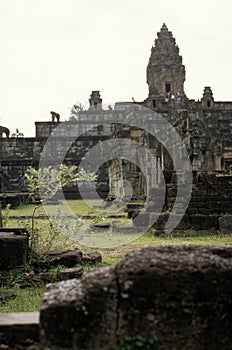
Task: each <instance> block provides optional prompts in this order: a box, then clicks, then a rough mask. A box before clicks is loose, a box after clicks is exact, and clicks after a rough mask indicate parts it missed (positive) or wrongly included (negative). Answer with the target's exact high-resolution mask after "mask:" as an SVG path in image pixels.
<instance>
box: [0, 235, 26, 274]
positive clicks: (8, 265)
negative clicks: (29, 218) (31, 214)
mask: <svg viewBox="0 0 232 350" xmlns="http://www.w3.org/2000/svg"><path fill="white" fill-rule="evenodd" d="M27 262H28V236H26V235H24V236H21V235H15V234H14V233H10V232H7V233H0V270H9V269H14V268H17V267H23V266H24V265H25V264H26V263H27Z"/></svg>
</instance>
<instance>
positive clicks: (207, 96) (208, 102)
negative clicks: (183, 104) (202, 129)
mask: <svg viewBox="0 0 232 350" xmlns="http://www.w3.org/2000/svg"><path fill="white" fill-rule="evenodd" d="M201 105H202V108H206V109H207V108H213V107H214V98H213V92H212V90H211V87H209V86H206V87H205V89H204V93H203V97H202V99H201Z"/></svg>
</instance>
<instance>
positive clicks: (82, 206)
mask: <svg viewBox="0 0 232 350" xmlns="http://www.w3.org/2000/svg"><path fill="white" fill-rule="evenodd" d="M67 202H68V205H69V206H70V208H72V210H73V212H75V213H76V214H79V215H87V214H93V208H91V207H89V206H88V205H86V203H85V202H84V201H79V200H76V201H73V200H70V201H67ZM92 204H96V203H92ZM34 208H35V206H32V205H30V206H22V207H19V208H17V209H10V212H9V214H10V216H12V215H13V216H14V217H15V216H16V217H17V218H14V219H11V218H10V219H9V221H8V224H7V226H8V227H19V226H21V227H22V226H23V225H24V224H25V221H26V220H27V219H25V216H26V217H27V216H31V215H32V213H33V210H34ZM60 208H63V206H62V205H61V206H60ZM49 209H52V210H54V212H57V210H58V206H49ZM44 213H45V211H44V208H43V207H42V206H41V207H39V208H37V210H36V215H38V214H41V215H43V214H44ZM101 214H102V213H101ZM21 216H24V218H23V219H21V218H20V217H21ZM100 218H102V217H101V215H100V216H99V219H100ZM20 221H21V222H20ZM107 221H108V219H107ZM109 221H110V220H109ZM115 221H116V222H120V225H121V224H124V223H125V222H126V221H127V220H125V219H120V221H119V220H118V221H117V220H115V219H114V222H115ZM89 222H90V223H91V222H92V221H89ZM89 222H88V223H89ZM28 224H29V226H30V225H31V218H30V219H29V220H28ZM36 225H37V226H36ZM35 226H36V227H37V228H38V229H39V231H38V232H39V236H40V239H41V242H45V243H46V244H47V247H49V244H51V243H52V246H53V247H54V246H59V245H60V246H61V247H65V246H66V247H67V248H74V247H79V248H80V249H81V250H82V251H83V252H84V253H88V252H92V251H98V252H100V253H101V254H102V257H103V262H102V263H101V264H99V265H98V266H97V267H99V268H100V267H103V266H109V265H113V264H115V263H116V262H117V261H118V260H119V259H120V258H121V257H122V256H124V255H125V254H126V253H127V252H128V251H130V250H132V249H136V248H141V247H148V246H149V247H151V246H156V245H166V244H203V245H218V246H230V245H232V236H222V235H220V234H218V232H216V231H211V232H210V231H193V230H188V231H181V232H174V233H171V234H160V235H159V236H154V235H152V234H151V233H145V234H143V235H141V236H139V237H138V235H134V236H133V235H132V234H130V233H127V234H124V235H123V240H121V241H120V234H116V233H114V232H112V231H108V232H107V233H101V232H95V233H94V234H93V233H92V232H91V233H90V240H91V242H93V241H94V239H95V241H96V242H95V243H96V244H97V243H98V242H99V241H102V240H103V241H104V239H108V238H109V237H110V236H111V238H112V237H113V238H114V239H115V242H116V243H117V244H116V247H115V248H107V249H103V248H101V249H100V248H91V247H88V246H86V245H84V244H83V242H85V240H80V241H79V242H77V241H75V240H74V241H73V240H70V238H68V239H65V237H62V239H61V237H60V236H56V235H54V232H51V231H49V221H48V219H44V218H43V219H36V220H35ZM78 230H79V231H80V229H78ZM51 233H52V234H53V236H51ZM117 235H118V236H117ZM121 236H122V234H121ZM125 237H126V238H128V240H129V242H128V243H127V244H125ZM56 238H57V239H56ZM80 243H82V244H80ZM123 243H124V244H123ZM46 244H45V245H46ZM96 246H97V245H96ZM98 247H99V246H98ZM91 267H92V266H86V267H85V268H84V269H85V270H87V269H89V268H91ZM11 286H13V288H12V289H11V290H13V291H14V292H15V294H16V297H15V298H14V299H13V300H10V301H8V302H5V303H0V312H22V311H38V310H39V307H40V301H41V296H42V294H43V292H44V290H45V285H36V286H32V287H30V288H24V289H21V288H19V286H18V285H17V283H15V284H14V283H13V284H11ZM8 288H9V286H8ZM3 290H5V288H4V289H3Z"/></svg>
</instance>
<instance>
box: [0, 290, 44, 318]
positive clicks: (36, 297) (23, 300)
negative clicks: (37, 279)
mask: <svg viewBox="0 0 232 350" xmlns="http://www.w3.org/2000/svg"><path fill="white" fill-rule="evenodd" d="M1 291H9V288H1ZM10 291H11V292H14V293H15V298H14V299H11V300H9V301H7V302H0V312H33V311H38V310H39V307H40V303H41V296H42V294H43V293H44V291H45V286H37V287H31V288H25V289H20V288H19V287H14V288H12V289H11V290H10Z"/></svg>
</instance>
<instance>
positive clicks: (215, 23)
mask: <svg viewBox="0 0 232 350" xmlns="http://www.w3.org/2000/svg"><path fill="white" fill-rule="evenodd" d="M231 18H232V2H231V0H221V1H212V0H204V1H202V0H195V1H188V0H175V1H170V0H163V1H161V0H159V1H156V0H98V1H94V0H0V43H1V45H0V125H2V126H6V127H8V128H9V129H10V131H11V133H13V132H15V129H16V128H17V129H19V131H20V132H21V133H23V134H24V135H25V136H27V137H33V136H34V135H35V127H34V122H36V121H51V116H50V111H55V112H58V113H59V114H60V116H61V120H67V119H68V117H69V113H70V108H71V106H72V105H73V104H74V103H76V102H77V101H78V102H81V103H82V104H84V105H85V106H86V107H87V106H88V99H89V97H90V94H91V91H92V90H100V92H101V97H102V99H103V103H104V104H106V105H108V104H111V103H115V102H117V101H132V97H133V98H134V99H135V100H136V101H143V100H144V99H145V98H146V97H147V95H148V87H147V83H146V67H147V63H148V59H149V56H150V51H151V47H152V45H153V43H154V40H155V38H156V36H157V32H158V31H159V30H160V28H161V27H162V24H163V23H164V22H165V23H166V25H167V27H168V29H169V30H171V31H172V33H173V36H174V37H175V39H176V43H177V45H178V46H179V49H180V54H181V55H182V57H183V64H184V65H185V68H186V82H185V93H186V94H187V96H188V98H194V99H200V98H201V97H202V93H203V89H204V87H205V86H211V88H212V90H213V95H214V98H215V100H216V101H232V94H231V86H232V84H231V83H232V68H231V66H232V65H231V58H232V21H231Z"/></svg>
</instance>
